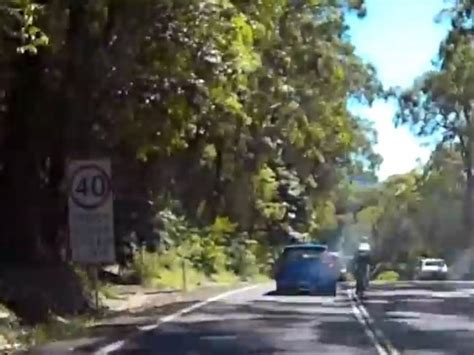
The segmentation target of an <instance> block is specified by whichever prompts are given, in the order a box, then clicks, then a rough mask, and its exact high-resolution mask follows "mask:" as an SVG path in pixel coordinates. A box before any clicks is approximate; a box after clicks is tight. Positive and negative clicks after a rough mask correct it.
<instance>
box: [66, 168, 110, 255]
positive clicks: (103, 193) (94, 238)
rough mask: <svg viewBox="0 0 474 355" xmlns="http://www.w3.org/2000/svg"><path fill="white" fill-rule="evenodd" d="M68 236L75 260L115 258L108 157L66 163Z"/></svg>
mask: <svg viewBox="0 0 474 355" xmlns="http://www.w3.org/2000/svg"><path fill="white" fill-rule="evenodd" d="M68 186H69V188H68V195H69V204H68V206H69V232H70V233H69V236H70V246H71V252H72V258H73V260H74V261H77V262H81V263H88V264H97V263H111V262H113V261H114V260H115V241H114V228H113V227H114V225H113V196H112V183H111V168H110V161H109V160H76V161H71V162H70V163H69V164H68Z"/></svg>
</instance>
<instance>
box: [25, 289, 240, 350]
mask: <svg viewBox="0 0 474 355" xmlns="http://www.w3.org/2000/svg"><path fill="white" fill-rule="evenodd" d="M245 285H246V284H245V283H239V284H233V285H216V284H210V285H206V286H203V287H200V288H197V289H194V290H192V291H188V292H180V291H162V290H161V291H160V290H153V289H146V288H143V287H140V286H120V287H118V288H117V289H115V290H114V298H113V299H103V300H102V301H103V304H104V306H105V307H106V309H105V310H104V311H103V312H102V314H100V315H98V316H96V317H93V318H91V319H89V320H87V322H84V323H83V327H82V329H79V331H78V332H77V334H78V337H75V336H74V334H71V335H70V336H67V338H68V339H67V340H62V341H57V342H54V343H50V344H47V345H43V346H38V347H35V348H33V349H31V350H30V351H28V352H27V353H28V354H64V353H67V352H74V353H84V354H87V353H91V352H92V351H93V350H95V349H97V348H99V347H101V346H104V345H106V344H108V343H111V342H114V341H117V340H120V339H123V338H125V337H128V336H131V335H132V334H134V333H135V332H137V331H138V329H139V327H141V326H144V325H150V324H154V323H156V322H157V321H159V319H160V318H161V317H164V316H166V315H169V314H172V313H175V312H177V311H179V310H181V309H183V308H186V307H189V306H191V305H193V304H195V303H198V302H201V301H204V300H206V299H208V298H211V297H213V296H216V295H218V294H220V293H223V292H226V291H229V290H232V289H237V288H240V287H243V286H245ZM64 321H65V322H69V321H68V320H64ZM65 326H68V325H67V324H65ZM71 338H72V339H71Z"/></svg>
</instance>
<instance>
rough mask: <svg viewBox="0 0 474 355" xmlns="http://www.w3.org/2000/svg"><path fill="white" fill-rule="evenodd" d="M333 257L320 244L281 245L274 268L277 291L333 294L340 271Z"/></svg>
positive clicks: (335, 290)
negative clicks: (281, 249)
mask: <svg viewBox="0 0 474 355" xmlns="http://www.w3.org/2000/svg"><path fill="white" fill-rule="evenodd" d="M336 261H337V260H336V259H335V258H334V256H333V255H331V254H330V253H329V252H328V249H327V246H325V245H320V244H299V245H290V246H287V247H285V249H284V251H283V253H282V255H281V256H280V258H279V259H278V261H277V264H276V267H275V274H274V276H275V281H276V285H277V293H299V292H305V293H309V294H329V295H333V296H335V295H336V292H337V281H338V279H339V277H340V270H339V268H338V266H337V263H336Z"/></svg>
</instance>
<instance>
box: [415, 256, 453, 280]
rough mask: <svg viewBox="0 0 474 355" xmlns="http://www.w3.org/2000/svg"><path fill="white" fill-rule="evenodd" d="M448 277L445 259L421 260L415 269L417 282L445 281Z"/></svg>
mask: <svg viewBox="0 0 474 355" xmlns="http://www.w3.org/2000/svg"><path fill="white" fill-rule="evenodd" d="M447 277H448V265H446V262H445V261H444V260H443V259H421V260H419V261H418V263H417V265H416V268H415V279H417V280H429V279H432V280H433V279H434V280H440V279H441V280H445V279H446V278H447Z"/></svg>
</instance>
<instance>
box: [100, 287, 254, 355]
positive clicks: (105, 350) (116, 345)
mask: <svg viewBox="0 0 474 355" xmlns="http://www.w3.org/2000/svg"><path fill="white" fill-rule="evenodd" d="M257 287H259V285H252V286H246V287H242V288H238V289H236V290H232V291H227V292H224V293H221V294H219V295H217V296H214V297H211V298H208V299H207V300H204V301H202V302H198V303H196V304H193V305H192V306H189V307H186V308H183V309H182V310H180V311H178V312H176V313H173V314H170V315H168V316H165V317H162V318H160V319H159V320H158V322H157V323H155V324H150V325H144V326H141V327H138V333H140V332H147V331H150V330H153V329H156V328H158V327H159V326H160V324H163V323H167V322H171V321H173V320H175V319H176V318H178V317H180V316H182V315H185V314H187V313H191V312H193V311H195V310H196V309H198V308H201V307H204V306H206V305H208V304H209V303H212V302H216V301H218V300H221V299H223V298H227V297H230V296H232V295H234V294H237V293H241V292H246V291H250V290H252V289H254V288H257ZM136 334H137V333H135V334H133V335H132V336H135V335H136ZM124 345H125V340H118V341H116V342H113V343H110V344H108V345H105V346H103V347H101V348H100V349H99V350H97V351H96V352H94V354H95V355H107V354H110V353H112V352H114V351H117V350H119V349H120V348H121V347H123V346H124Z"/></svg>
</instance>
